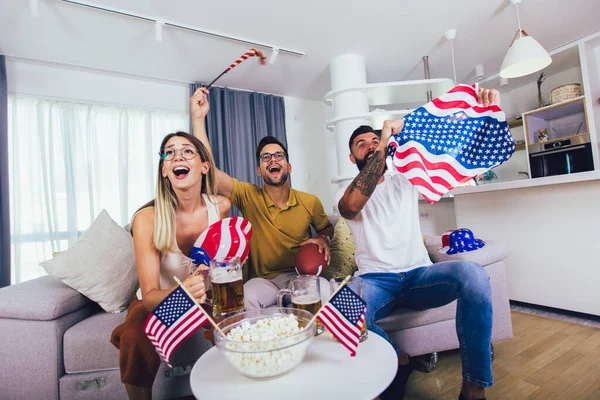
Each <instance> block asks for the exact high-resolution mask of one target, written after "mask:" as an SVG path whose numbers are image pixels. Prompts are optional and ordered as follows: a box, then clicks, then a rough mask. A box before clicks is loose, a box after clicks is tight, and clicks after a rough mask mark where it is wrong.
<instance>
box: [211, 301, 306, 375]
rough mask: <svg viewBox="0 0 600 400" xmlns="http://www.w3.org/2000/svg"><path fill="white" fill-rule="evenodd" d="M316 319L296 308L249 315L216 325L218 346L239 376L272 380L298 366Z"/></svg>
mask: <svg viewBox="0 0 600 400" xmlns="http://www.w3.org/2000/svg"><path fill="white" fill-rule="evenodd" d="M312 317H313V315H312V314H311V313H309V312H308V311H304V310H299V309H295V308H267V309H264V310H260V311H246V312H242V313H239V314H236V315H233V316H231V317H228V318H225V319H224V320H222V321H221V322H219V323H218V324H217V326H218V327H219V328H221V330H222V331H223V333H224V334H225V337H224V336H223V335H221V334H220V333H219V332H218V331H217V330H215V331H214V338H215V345H216V346H217V348H218V349H219V351H220V352H221V353H222V354H223V355H224V356H225V358H226V359H227V360H228V361H229V363H230V364H231V365H232V366H233V368H235V369H236V370H237V371H238V372H239V373H241V374H242V375H244V376H247V377H249V378H252V379H269V378H274V377H277V376H280V375H283V374H285V373H287V372H289V371H291V370H292V369H294V368H295V367H296V366H298V365H299V364H300V363H301V362H302V360H303V359H304V356H305V355H306V351H307V349H308V346H309V345H310V342H311V341H312V338H313V337H314V336H315V332H316V326H317V325H316V323H315V321H313V322H311V323H310V325H308V326H307V324H308V322H309V321H310V320H311V319H312Z"/></svg>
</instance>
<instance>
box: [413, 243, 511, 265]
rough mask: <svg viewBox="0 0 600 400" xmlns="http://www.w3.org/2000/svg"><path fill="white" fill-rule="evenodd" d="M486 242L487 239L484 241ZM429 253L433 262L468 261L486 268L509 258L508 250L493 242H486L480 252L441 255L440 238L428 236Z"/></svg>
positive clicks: (426, 244)
mask: <svg viewBox="0 0 600 400" xmlns="http://www.w3.org/2000/svg"><path fill="white" fill-rule="evenodd" d="M484 240H485V239H484ZM425 246H426V247H427V252H428V253H429V256H430V257H431V261H433V262H441V261H449V260H466V261H473V262H476V263H477V264H479V265H481V266H483V267H485V266H486V265H490V264H493V263H495V262H498V261H502V260H504V259H505V258H506V257H508V249H507V248H506V247H505V246H503V245H501V244H498V243H495V242H493V241H488V240H486V241H485V246H483V247H482V248H480V249H478V250H473V251H467V252H464V253H458V254H445V253H440V252H439V251H438V249H439V248H440V247H442V240H441V237H440V236H427V238H426V240H425Z"/></svg>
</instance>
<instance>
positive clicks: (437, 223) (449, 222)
mask: <svg viewBox="0 0 600 400" xmlns="http://www.w3.org/2000/svg"><path fill="white" fill-rule="evenodd" d="M419 221H420V223H421V232H422V233H423V234H424V235H436V236H439V235H441V234H442V233H444V232H446V231H448V230H450V229H456V228H457V225H456V215H455V212H454V201H452V200H451V199H450V200H445V199H444V200H441V201H440V202H438V203H436V204H429V203H426V202H421V203H420V204H419ZM461 228H463V227H461ZM464 228H468V226H465V227H464Z"/></svg>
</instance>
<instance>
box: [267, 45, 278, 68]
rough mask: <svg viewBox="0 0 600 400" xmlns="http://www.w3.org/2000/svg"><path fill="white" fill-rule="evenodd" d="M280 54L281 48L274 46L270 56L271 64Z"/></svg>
mask: <svg viewBox="0 0 600 400" xmlns="http://www.w3.org/2000/svg"><path fill="white" fill-rule="evenodd" d="M278 55H279V48H278V47H273V51H272V52H271V56H270V57H269V64H273V63H274V62H275V60H277V56H278Z"/></svg>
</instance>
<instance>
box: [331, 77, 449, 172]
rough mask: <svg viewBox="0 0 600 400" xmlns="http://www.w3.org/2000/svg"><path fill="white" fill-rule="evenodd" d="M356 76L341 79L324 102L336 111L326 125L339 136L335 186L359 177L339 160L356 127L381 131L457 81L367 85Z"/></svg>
mask: <svg viewBox="0 0 600 400" xmlns="http://www.w3.org/2000/svg"><path fill="white" fill-rule="evenodd" d="M358 69H360V68H357V69H356V70H358ZM356 70H355V71H356ZM344 72H345V71H343V70H341V68H340V69H338V70H336V71H335V72H332V76H333V74H335V75H336V77H339V76H342V77H344ZM356 75H357V74H354V75H353V76H350V77H349V78H348V79H347V80H344V79H339V80H338V82H339V81H343V86H341V85H338V88H336V89H333V90H331V91H329V92H328V93H327V94H326V95H325V97H324V99H323V100H324V101H325V103H326V104H328V105H330V106H332V107H333V109H334V112H333V114H334V115H333V118H331V119H330V120H328V121H326V122H325V126H326V127H327V129H328V130H329V131H331V132H334V134H335V135H336V142H337V155H338V172H339V174H338V176H337V177H335V178H333V179H332V182H333V183H344V182H346V181H349V180H351V179H353V178H354V177H355V176H356V173H357V170H356V167H354V166H351V165H350V166H349V165H348V164H347V163H346V162H344V161H340V157H341V158H342V159H343V158H347V156H346V154H347V151H346V154H344V153H343V152H344V148H346V149H347V140H348V138H349V137H350V134H351V133H352V131H353V130H354V129H356V127H358V126H360V125H371V126H372V127H373V128H375V129H380V128H381V127H382V125H383V121H385V120H386V119H398V118H402V117H403V116H405V115H406V114H408V113H410V112H411V111H413V110H414V109H415V108H417V107H420V106H422V105H423V104H425V103H427V94H428V93H430V94H431V96H432V98H436V97H439V96H441V95H442V94H444V93H446V92H447V91H448V90H450V89H452V87H454V81H453V80H451V79H447V78H437V79H421V80H412V81H399V82H383V83H364V80H362V81H361V77H360V76H359V77H357V76H356ZM357 82H360V83H357Z"/></svg>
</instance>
